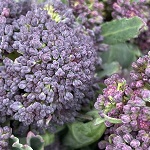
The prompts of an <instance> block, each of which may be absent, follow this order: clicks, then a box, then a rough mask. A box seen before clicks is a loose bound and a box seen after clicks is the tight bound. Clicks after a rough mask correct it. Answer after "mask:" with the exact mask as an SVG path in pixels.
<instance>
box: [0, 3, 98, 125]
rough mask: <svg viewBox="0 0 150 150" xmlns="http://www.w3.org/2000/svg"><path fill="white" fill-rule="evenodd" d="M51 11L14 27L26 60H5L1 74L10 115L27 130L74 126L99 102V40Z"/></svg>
mask: <svg viewBox="0 0 150 150" xmlns="http://www.w3.org/2000/svg"><path fill="white" fill-rule="evenodd" d="M54 4H55V3H54ZM61 5H63V4H62V3H61ZM61 5H60V6H61ZM46 6H47V7H48V8H49V7H50V8H49V9H50V12H49V11H47V9H46V10H44V9H42V8H43V7H37V8H35V9H33V10H32V11H28V12H27V14H26V15H25V16H23V15H22V16H20V18H19V19H18V20H16V21H14V22H13V25H14V26H15V29H16V31H17V32H15V33H14V35H13V36H14V37H15V42H14V44H13V48H14V49H16V51H17V52H18V53H20V56H19V57H17V58H16V59H15V60H14V61H12V60H10V59H8V58H6V59H4V61H3V64H4V66H3V67H2V71H1V72H0V78H1V80H2V82H3V85H4V86H2V90H3V91H4V93H3V95H2V96H4V97H6V98H8V99H9V103H10V104H9V105H8V106H7V107H8V108H7V109H8V110H7V111H10V110H11V112H12V114H11V116H12V117H13V118H14V119H15V120H19V121H20V122H23V123H24V124H25V125H29V124H37V125H38V126H44V125H49V123H55V124H63V123H64V122H70V121H73V120H74V117H75V116H76V115H77V112H78V111H79V110H80V109H81V106H82V104H85V103H87V102H89V101H90V100H91V99H92V98H93V96H94V91H93V87H92V86H93V84H94V79H95V77H94V75H95V64H96V59H97V54H96V50H95V49H94V46H93V45H94V43H93V40H92V39H91V37H90V36H88V35H87V34H85V33H84V32H83V30H82V29H81V30H80V28H78V27H77V26H75V27H70V25H69V24H68V23H66V22H64V20H63V19H64V18H63V17H62V18H63V19H62V18H61V17H60V19H59V20H58V17H57V15H60V16H61V13H59V12H57V11H56V12H55V11H54V9H53V7H52V6H51V5H46ZM60 6H59V7H60ZM57 7H58V6H57ZM56 19H57V20H56ZM10 101H11V102H10ZM3 107H6V106H5V105H4V106H3ZM7 111H6V114H7V113H8V112H7ZM49 118H50V119H49Z"/></svg>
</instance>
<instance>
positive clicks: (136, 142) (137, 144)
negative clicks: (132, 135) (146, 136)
mask: <svg viewBox="0 0 150 150" xmlns="http://www.w3.org/2000/svg"><path fill="white" fill-rule="evenodd" d="M130 145H131V146H132V147H133V148H137V147H139V146H140V141H138V140H136V139H133V140H132V141H131V142H130Z"/></svg>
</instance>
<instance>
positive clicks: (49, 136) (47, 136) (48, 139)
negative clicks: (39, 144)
mask: <svg viewBox="0 0 150 150" xmlns="http://www.w3.org/2000/svg"><path fill="white" fill-rule="evenodd" d="M41 137H42V138H43V140H44V146H48V145H50V144H51V143H53V142H54V138H55V136H54V134H50V133H48V132H46V133H45V134H44V135H41Z"/></svg>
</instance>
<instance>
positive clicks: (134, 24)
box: [101, 17, 145, 44]
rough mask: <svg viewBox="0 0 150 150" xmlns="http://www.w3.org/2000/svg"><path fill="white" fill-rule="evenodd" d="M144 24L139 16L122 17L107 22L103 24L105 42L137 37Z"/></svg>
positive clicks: (110, 42)
mask: <svg viewBox="0 0 150 150" xmlns="http://www.w3.org/2000/svg"><path fill="white" fill-rule="evenodd" d="M144 26H145V24H144V22H143V21H142V19H141V18H139V17H133V18H129V19H127V18H122V19H119V20H113V21H111V22H106V23H104V24H103V25H102V26H101V29H102V36H103V37H104V43H106V44H116V43H119V42H125V41H127V40H129V39H131V38H135V37H137V36H138V34H139V33H140V32H139V31H140V29H141V28H142V27H144Z"/></svg>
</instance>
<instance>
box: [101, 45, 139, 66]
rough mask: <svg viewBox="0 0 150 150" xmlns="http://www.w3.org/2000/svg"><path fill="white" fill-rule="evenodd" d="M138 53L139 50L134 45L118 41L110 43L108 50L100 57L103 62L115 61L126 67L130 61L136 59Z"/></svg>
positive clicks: (129, 64)
mask: <svg viewBox="0 0 150 150" xmlns="http://www.w3.org/2000/svg"><path fill="white" fill-rule="evenodd" d="M140 55H141V54H140V51H139V49H138V48H137V47H136V46H135V45H132V44H129V43H118V44H115V45H110V47H109V50H108V51H106V52H103V53H102V55H101V57H102V60H103V63H112V62H113V61H117V62H119V64H120V65H121V66H122V68H128V67H130V66H131V64H132V62H133V61H135V60H136V59H137V56H138V57H139V56H140ZM107 68H108V67H107Z"/></svg>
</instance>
